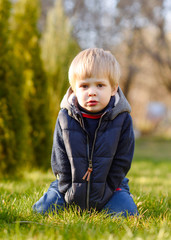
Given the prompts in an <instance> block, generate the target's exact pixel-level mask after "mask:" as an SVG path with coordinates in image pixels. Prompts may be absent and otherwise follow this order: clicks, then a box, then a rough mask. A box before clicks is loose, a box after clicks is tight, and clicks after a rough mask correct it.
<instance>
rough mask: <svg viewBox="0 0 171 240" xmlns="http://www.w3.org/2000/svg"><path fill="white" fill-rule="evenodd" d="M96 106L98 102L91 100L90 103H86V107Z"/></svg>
mask: <svg viewBox="0 0 171 240" xmlns="http://www.w3.org/2000/svg"><path fill="white" fill-rule="evenodd" d="M97 104H98V102H97V101H95V100H91V101H88V102H87V105H88V106H96V105H97Z"/></svg>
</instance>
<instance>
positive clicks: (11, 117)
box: [0, 0, 29, 175]
mask: <svg viewBox="0 0 171 240" xmlns="http://www.w3.org/2000/svg"><path fill="white" fill-rule="evenodd" d="M10 11H11V4H10V1H7V0H1V2H0V13H1V15H0V16H1V17H0V29H1V34H0V161H1V168H0V175H1V174H2V173H3V174H7V173H8V174H18V170H19V168H22V167H23V166H26V165H27V164H26V162H27V158H28V157H29V154H28V152H29V151H28V147H27V144H28V118H27V113H26V111H25V107H24V102H23V86H24V82H23V77H22V71H21V69H20V66H19V65H18V62H17V59H16V58H15V54H14V48H13V45H12V44H11V32H10V30H9V29H10V25H9V16H10ZM14 167H15V170H14Z"/></svg>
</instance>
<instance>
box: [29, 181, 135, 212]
mask: <svg viewBox="0 0 171 240" xmlns="http://www.w3.org/2000/svg"><path fill="white" fill-rule="evenodd" d="M128 181H129V180H128V179H127V178H124V180H123V181H122V183H121V185H120V186H119V188H117V189H116V191H114V193H113V195H112V197H111V198H110V199H109V201H108V202H107V204H106V205H105V206H104V208H103V209H102V210H105V211H106V212H107V214H111V215H112V214H113V215H116V214H121V215H123V216H127V215H138V210H137V207H136V205H135V203H134V200H133V198H132V197H131V195H130V192H129V186H128ZM65 207H66V202H65V200H64V196H63V195H62V194H61V193H60V192H59V190H58V180H56V181H54V182H52V183H51V185H50V187H49V189H48V191H47V192H46V193H45V194H44V195H43V196H42V197H41V198H40V199H39V200H38V201H37V202H36V203H35V204H34V206H33V211H34V212H37V213H42V214H45V213H46V212H49V211H54V210H55V211H57V210H59V209H64V208H65Z"/></svg>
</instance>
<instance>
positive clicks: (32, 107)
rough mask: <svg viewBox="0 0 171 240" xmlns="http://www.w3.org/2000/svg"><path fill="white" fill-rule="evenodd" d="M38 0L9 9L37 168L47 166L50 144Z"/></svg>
mask: <svg viewBox="0 0 171 240" xmlns="http://www.w3.org/2000/svg"><path fill="white" fill-rule="evenodd" d="M39 11H40V5H39V1H38V0H19V1H17V2H16V3H15V5H14V12H13V21H12V23H13V24H12V29H13V44H14V45H15V55H16V56H17V59H18V61H19V62H20V63H21V64H22V65H23V71H24V77H25V89H24V97H25V106H26V109H27V112H28V115H29V120H30V127H31V129H30V136H31V140H32V146H33V152H34V161H35V163H36V164H37V166H39V167H41V166H42V167H50V154H51V144H52V131H51V118H50V112H49V95H48V81H47V77H46V73H45V71H44V69H43V64H42V60H41V49H40V33H39V31H38V28H37V23H38V19H39Z"/></svg>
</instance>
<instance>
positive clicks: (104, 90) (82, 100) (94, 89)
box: [74, 78, 118, 113]
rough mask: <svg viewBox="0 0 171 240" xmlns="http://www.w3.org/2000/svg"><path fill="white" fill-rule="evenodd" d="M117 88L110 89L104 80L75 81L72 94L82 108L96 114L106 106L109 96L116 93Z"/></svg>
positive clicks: (107, 81) (108, 83)
mask: <svg viewBox="0 0 171 240" xmlns="http://www.w3.org/2000/svg"><path fill="white" fill-rule="evenodd" d="M117 88H118V87H117V86H116V87H115V88H112V87H111V84H110V82H109V80H108V79H106V78H102V79H99V78H87V79H84V80H78V81H76V85H75V90H74V92H75V95H76V97H77V99H78V103H79V105H80V106H81V107H82V108H84V109H85V110H87V111H90V112H92V113H96V112H99V111H101V110H103V109H104V108H105V107H106V106H107V105H108V103H109V101H110V98H111V96H114V95H115V93H116V92H117Z"/></svg>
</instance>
